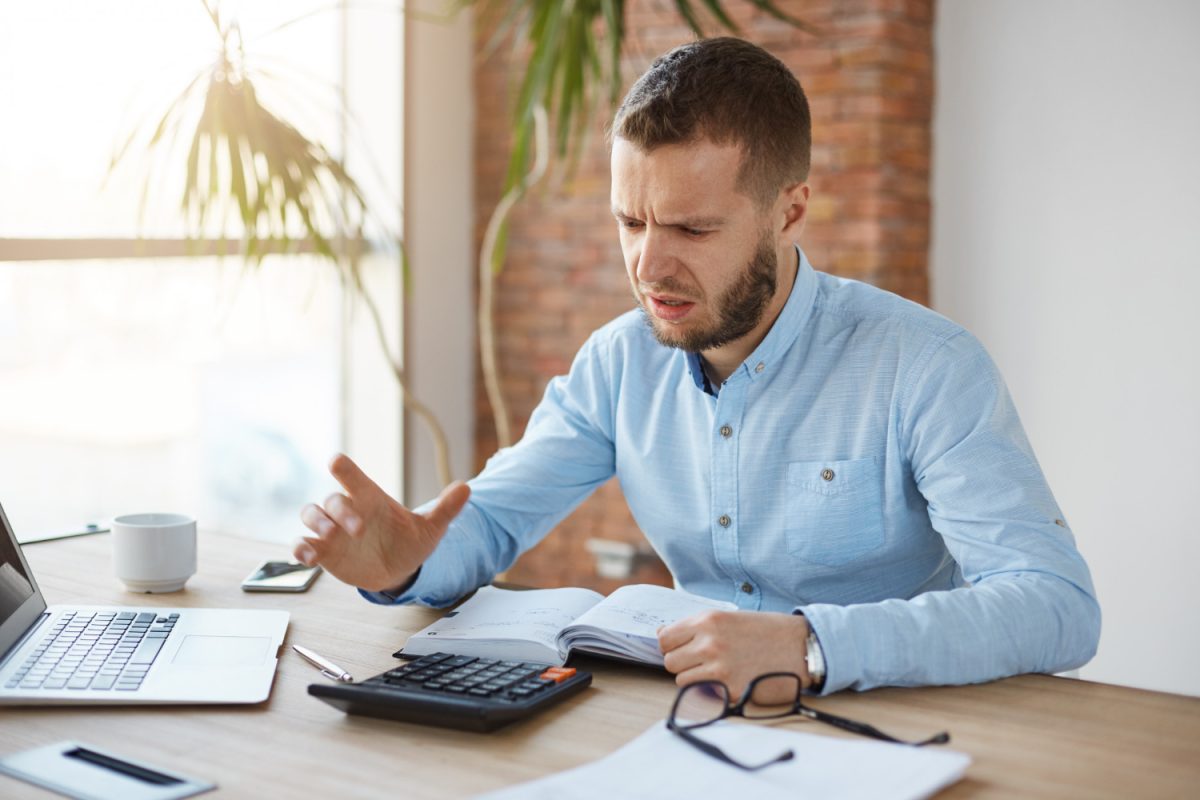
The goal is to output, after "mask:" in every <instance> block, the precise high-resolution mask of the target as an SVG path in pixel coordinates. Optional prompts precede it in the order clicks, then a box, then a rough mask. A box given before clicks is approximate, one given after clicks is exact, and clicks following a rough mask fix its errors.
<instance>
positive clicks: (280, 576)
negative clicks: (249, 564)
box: [242, 561, 321, 592]
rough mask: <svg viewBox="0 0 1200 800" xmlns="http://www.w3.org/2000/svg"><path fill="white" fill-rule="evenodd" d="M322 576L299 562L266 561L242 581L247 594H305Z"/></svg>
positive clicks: (316, 568) (312, 568)
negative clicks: (318, 577) (319, 576)
mask: <svg viewBox="0 0 1200 800" xmlns="http://www.w3.org/2000/svg"><path fill="white" fill-rule="evenodd" d="M320 574H321V568H320V567H307V566H305V565H304V564H301V563H300V562H299V561H264V562H263V563H261V564H259V565H258V569H256V570H254V572H251V573H250V574H249V575H247V576H246V580H244V581H242V591H246V592H303V591H304V590H305V589H307V588H308V587H309V586H312V582H313V581H315V580H316V579H317V576H318V575H320Z"/></svg>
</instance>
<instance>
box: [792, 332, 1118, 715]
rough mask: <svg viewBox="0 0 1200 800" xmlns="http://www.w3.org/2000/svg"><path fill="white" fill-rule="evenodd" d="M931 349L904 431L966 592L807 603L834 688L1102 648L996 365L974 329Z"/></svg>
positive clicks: (1076, 560) (1064, 534)
mask: <svg viewBox="0 0 1200 800" xmlns="http://www.w3.org/2000/svg"><path fill="white" fill-rule="evenodd" d="M929 350H930V352H929V354H928V356H927V358H926V359H925V361H924V364H923V365H922V367H921V368H920V369H917V370H914V372H915V374H916V375H917V377H916V379H915V380H914V381H913V382H912V385H911V387H910V388H909V390H908V392H907V394H906V395H905V396H904V399H903V400H902V402H901V413H900V414H899V415H898V420H897V425H898V427H899V430H898V431H897V434H898V436H899V438H900V441H901V442H902V446H903V447H904V449H905V456H906V458H907V460H908V463H909V465H910V466H911V470H912V476H913V479H914V481H915V483H916V486H917V488H918V490H919V491H920V493H921V495H923V497H924V498H925V501H926V502H927V503H928V513H929V519H930V522H931V523H932V525H933V528H934V530H935V531H937V533H938V534H940V535H941V537H942V539H943V540H944V542H945V544H946V548H947V549H948V551H949V553H950V555H951V556H952V557H953V558H954V560H955V562H957V565H958V568H959V571H960V573H961V581H960V582H961V583H962V585H960V586H956V587H955V588H951V589H948V590H942V591H930V592H925V593H923V594H919V595H917V596H915V597H912V598H910V599H888V600H883V601H881V602H875V603H861V604H853V605H834V604H821V603H815V604H811V605H806V606H803V607H801V608H799V609H798V610H799V611H801V612H802V613H803V614H804V615H805V616H806V617H808V619H809V621H810V623H811V625H812V627H813V629H814V631H815V632H816V634H817V636H818V638H819V639H820V641H821V643H822V648H823V650H824V653H825V657H826V661H827V674H826V681H825V688H824V691H825V692H826V693H828V692H834V691H837V690H839V689H844V688H853V689H860V690H861V689H869V688H872V687H875V686H884V685H891V686H915V685H922V684H959V683H975V682H982V681H987V680H991V679H995V678H999V677H1004V676H1008V675H1013V674H1017V673H1022V672H1059V671H1062V670H1066V669H1071V668H1073V667H1076V666H1079V665H1081V664H1083V663H1085V662H1086V661H1088V660H1089V659H1090V658H1091V657H1092V655H1094V653H1095V651H1096V646H1097V642H1098V638H1099V632H1100V607H1099V605H1098V603H1097V602H1096V598H1095V592H1094V589H1093V587H1092V581H1091V577H1090V575H1089V573H1088V569H1087V565H1086V564H1085V563H1084V561H1083V558H1082V557H1081V556H1080V554H1079V552H1078V550H1077V549H1076V547H1075V542H1074V538H1073V536H1072V534H1071V532H1070V529H1069V528H1068V527H1067V523H1066V520H1065V517H1064V516H1063V514H1062V512H1061V511H1060V510H1059V508H1058V505H1057V504H1056V502H1055V500H1054V497H1053V495H1052V494H1051V492H1050V489H1049V487H1048V486H1047V484H1046V480H1045V478H1044V476H1043V475H1042V472H1041V469H1040V467H1039V466H1038V464H1037V461H1036V459H1035V457H1034V454H1033V451H1032V448H1031V447H1030V445H1029V442H1028V440H1027V438H1026V436H1025V433H1024V431H1023V429H1022V427H1021V423H1020V420H1019V419H1018V417H1017V413H1016V410H1015V409H1014V407H1013V404H1012V400H1011V398H1010V397H1009V394H1008V391H1007V389H1006V387H1005V386H1004V384H1003V381H1002V379H1001V377H1000V375H999V373H998V371H997V369H996V367H995V365H994V364H993V363H992V361H991V359H990V358H989V357H988V356H987V354H986V352H984V350H983V347H982V346H981V345H980V344H979V343H978V342H977V341H976V340H975V339H974V338H973V337H971V336H970V335H969V334H966V333H965V332H960V333H959V334H958V335H955V336H951V337H949V338H948V339H946V340H945V341H944V342H941V343H939V344H935V345H931V347H930V349H929Z"/></svg>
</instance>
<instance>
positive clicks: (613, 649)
mask: <svg viewBox="0 0 1200 800" xmlns="http://www.w3.org/2000/svg"><path fill="white" fill-rule="evenodd" d="M710 609H724V610H728V611H736V610H737V606H735V605H733V604H732V603H724V602H721V601H718V600H709V599H708V598H705V597H698V596H696V595H694V594H689V593H687V592H683V591H679V590H677V589H668V588H666V587H663V586H649V585H645V584H639V585H636V586H622V587H621V588H620V589H617V590H616V591H615V592H613V593H612V594H610V595H609V596H608V597H605V596H604V595H602V594H599V593H598V592H593V591H591V590H590V589H573V588H569V589H534V590H531V591H512V590H509V589H497V588H496V587H494V586H485V587H483V588H482V589H480V590H479V591H478V592H476V593H475V594H474V596H472V597H471V599H470V600H468V601H467V602H465V603H463V604H462V605H461V606H459V607H458V608H457V609H455V610H454V611H451V612H449V613H448V614H446V616H444V617H442V618H441V619H439V620H438V621H437V622H435V623H433V624H432V625H430V626H429V627H427V628H424V629H422V630H420V631H418V632H416V633H414V634H413V635H412V636H410V637H409V639H408V641H407V642H406V643H405V644H404V649H403V654H404V655H405V656H422V655H428V654H430V653H438V652H441V653H453V654H454V655H459V656H473V657H475V658H496V659H500V660H503V661H533V662H537V663H539V664H564V663H566V660H567V657H568V656H569V655H570V653H571V652H572V651H581V652H586V653H591V654H593V655H600V656H606V657H608V658H615V659H618V660H623V661H636V662H638V663H643V664H653V665H657V666H662V663H663V657H662V651H661V650H659V647H658V633H657V632H658V629H659V628H660V627H662V626H663V625H666V624H669V623H671V622H674V621H675V620H679V619H683V618H684V617H689V616H692V615H693V614H699V613H700V612H702V611H708V610H710Z"/></svg>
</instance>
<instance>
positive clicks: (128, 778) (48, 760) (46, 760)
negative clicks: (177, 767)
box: [0, 741, 216, 800]
mask: <svg viewBox="0 0 1200 800" xmlns="http://www.w3.org/2000/svg"><path fill="white" fill-rule="evenodd" d="M0 773H3V774H7V775H11V776H13V777H14V778H20V779H21V780H23V781H28V782H29V783H32V784H34V785H36V786H42V787H45V788H47V789H49V790H51V791H54V792H58V793H59V794H64V795H66V796H67V797H74V798H78V800H176V798H180V797H191V796H192V795H194V794H199V793H201V792H207V791H208V790H209V789H215V788H216V784H215V783H209V782H208V781H200V780H196V779H195V778H189V777H187V776H185V775H180V774H179V773H177V772H169V771H167V770H164V769H160V768H158V767H151V766H149V765H147V764H145V763H137V762H133V761H130V760H129V759H127V758H125V757H123V756H118V755H116V754H114V753H112V752H109V751H107V750H102V749H100V748H98V747H92V746H91V745H83V744H80V743H79V742H69V741H67V742H57V743H55V744H51V745H46V746H45V747H38V748H35V749H33V750H24V751H22V752H20V753H13V754H11V755H7V756H4V758H0Z"/></svg>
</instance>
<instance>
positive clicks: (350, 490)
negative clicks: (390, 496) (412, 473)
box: [329, 453, 384, 497]
mask: <svg viewBox="0 0 1200 800" xmlns="http://www.w3.org/2000/svg"><path fill="white" fill-rule="evenodd" d="M329 472H330V474H331V475H333V477H334V478H336V479H337V482H338V483H340V484H341V485H342V488H343V489H345V490H346V492H347V494H349V495H350V496H351V497H355V496H358V495H365V496H368V497H369V496H371V495H374V494H383V493H384V492H383V489H380V488H379V484H377V483H375V481H373V480H371V479H370V478H369V477H367V473H365V472H363V471H362V470H361V469H360V468H359V466H358V464H355V463H354V461H353V460H351V458H350V456H348V455H346V454H345V453H338V454H337V455H336V456H334V457H333V460H332V461H330V462H329Z"/></svg>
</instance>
